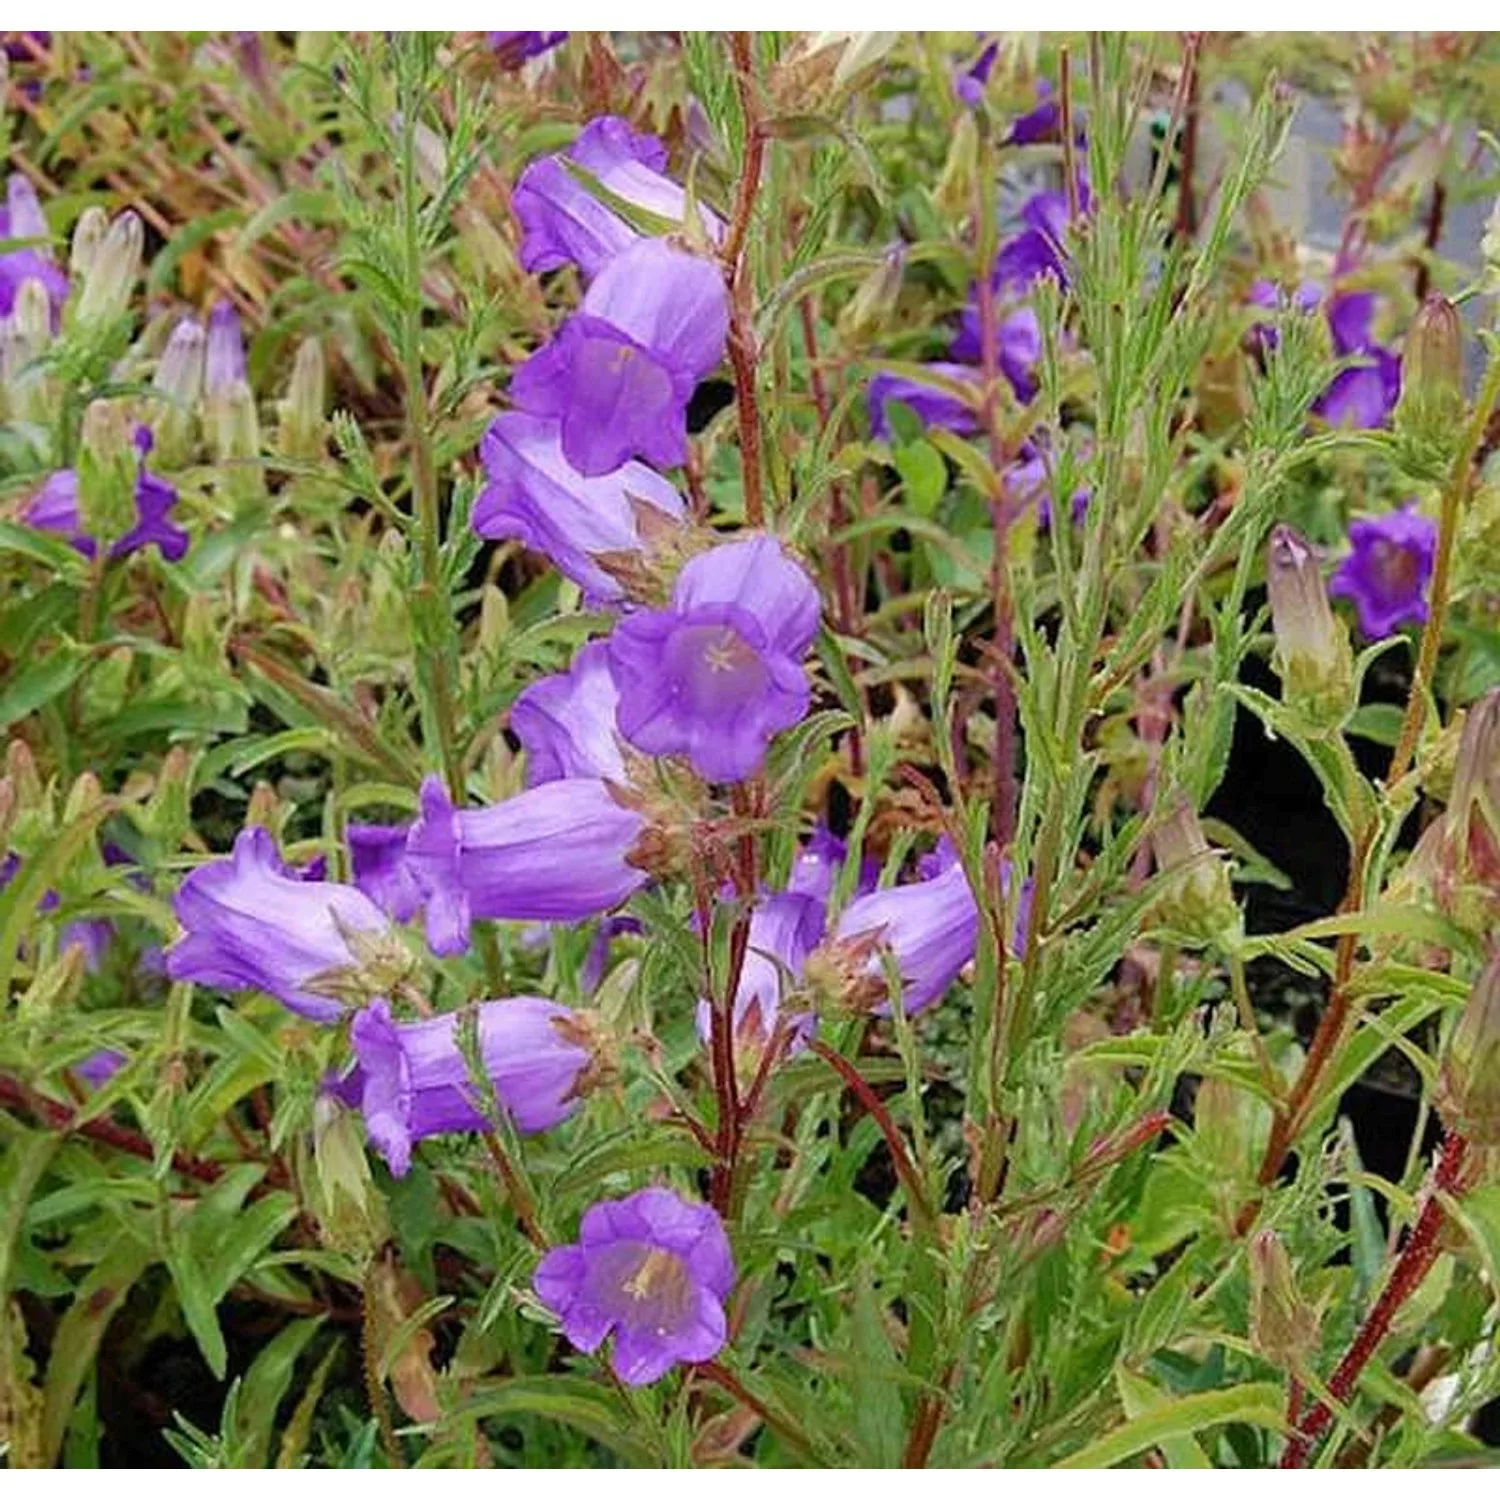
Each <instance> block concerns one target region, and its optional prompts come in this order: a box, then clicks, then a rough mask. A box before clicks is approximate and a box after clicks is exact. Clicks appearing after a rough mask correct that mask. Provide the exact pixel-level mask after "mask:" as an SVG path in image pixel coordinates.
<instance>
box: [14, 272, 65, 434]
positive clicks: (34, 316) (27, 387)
mask: <svg viewBox="0 0 1500 1500" xmlns="http://www.w3.org/2000/svg"><path fill="white" fill-rule="evenodd" d="M51 343H52V304H51V302H50V301H49V300H48V297H47V288H46V287H44V286H43V285H42V283H41V282H39V281H37V280H35V279H34V278H33V279H28V280H26V281H23V282H22V283H21V287H20V290H19V291H17V293H16V300H15V303H14V305H13V306H12V308H11V313H10V317H9V318H7V319H5V320H4V321H3V322H0V386H3V389H4V410H5V413H6V415H7V416H9V417H10V418H11V419H12V420H14V421H17V422H35V423H38V424H40V425H45V424H47V423H50V422H51V420H52V418H53V416H54V409H55V404H56V403H55V401H54V400H53V399H52V396H51V394H50V387H51V386H52V385H53V384H54V382H53V381H52V380H51V379H49V377H48V374H47V372H46V371H45V370H44V369H42V368H41V367H40V366H39V364H38V361H39V360H40V359H41V357H42V355H43V354H45V353H46V352H47V349H48V346H49V345H50V344H51Z"/></svg>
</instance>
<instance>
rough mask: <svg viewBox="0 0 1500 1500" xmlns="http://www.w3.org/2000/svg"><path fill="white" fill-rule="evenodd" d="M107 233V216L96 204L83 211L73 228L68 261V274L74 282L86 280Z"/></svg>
mask: <svg viewBox="0 0 1500 1500" xmlns="http://www.w3.org/2000/svg"><path fill="white" fill-rule="evenodd" d="M108 233H109V215H108V214H107V213H105V212H104V210H103V209H102V208H100V207H99V206H98V205H97V204H93V205H91V206H90V207H88V208H86V209H84V211H83V212H82V213H81V214H79V216H78V222H77V223H76V224H75V225H74V226H73V246H72V251H71V254H70V255H69V259H68V273H69V275H70V276H71V278H72V280H73V281H75V282H84V281H87V280H88V277H89V273H90V272H91V271H92V270H93V269H94V263H95V262H96V261H97V260H98V259H99V252H100V251H101V250H102V249H103V248H104V237H105V236H106V235H107V234H108Z"/></svg>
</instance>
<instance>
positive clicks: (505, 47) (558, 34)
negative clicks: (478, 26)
mask: <svg viewBox="0 0 1500 1500" xmlns="http://www.w3.org/2000/svg"><path fill="white" fill-rule="evenodd" d="M484 39H485V41H486V42H488V43H489V48H490V51H491V52H493V53H494V54H495V61H496V62H497V63H499V64H500V66H501V67H502V68H504V69H505V71H506V72H508V73H509V72H514V71H515V70H516V69H517V68H519V67H521V66H522V65H523V64H525V63H528V62H530V61H531V59H532V58H533V57H540V56H541V55H542V54H543V53H544V52H550V51H551V50H552V49H553V48H554V47H558V46H561V45H562V43H563V42H565V41H567V39H568V33H567V32H566V31H487V32H485V34H484Z"/></svg>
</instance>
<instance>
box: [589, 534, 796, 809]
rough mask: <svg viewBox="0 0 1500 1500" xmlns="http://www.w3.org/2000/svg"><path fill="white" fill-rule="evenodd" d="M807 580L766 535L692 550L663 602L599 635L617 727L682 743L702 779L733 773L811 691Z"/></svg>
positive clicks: (746, 770) (646, 746) (664, 742)
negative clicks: (805, 663)
mask: <svg viewBox="0 0 1500 1500" xmlns="http://www.w3.org/2000/svg"><path fill="white" fill-rule="evenodd" d="M818 614H819V603H818V591H817V589H816V588H814V587H813V583H812V580H811V579H810V578H809V577H808V576H807V574H806V573H805V572H804V571H803V570H802V568H801V567H800V566H799V565H798V564H797V563H795V562H793V561H792V559H791V558H790V557H788V556H787V554H786V553H785V552H783V551H782V549H781V544H780V543H779V542H778V541H776V539H775V538H774V537H770V536H763V535H762V536H750V537H748V538H746V539H745V540H744V541H739V542H729V543H726V544H725V545H723V546H719V547H714V548H713V549H711V550H710V551H708V552H703V553H700V554H699V555H698V556H697V557H695V558H694V559H693V560H692V561H691V562H690V563H688V565H687V566H686V567H685V568H684V569H683V570H682V572H681V573H680V574H679V575H678V578H677V584H676V587H675V588H674V589H673V592H672V602H671V605H670V607H669V608H667V609H662V610H645V609H643V610H638V611H636V612H635V613H634V614H629V615H626V616H625V617H624V618H623V619H622V620H621V621H620V623H619V624H618V625H617V626H616V627H615V632H614V634H613V635H612V636H611V637H610V638H609V669H610V672H611V673H612V674H613V676H614V679H615V686H616V687H617V688H618V689H619V692H620V705H619V709H618V711H617V713H618V721H619V726H620V733H621V734H622V735H624V736H625V738H626V739H627V740H628V741H629V742H630V743H631V744H632V745H634V746H635V747H636V749H637V750H641V751H644V752H645V753H646V754H647V755H685V756H686V757H687V758H688V760H689V761H690V762H691V763H692V766H693V769H694V770H695V771H697V772H698V774H699V775H700V776H703V777H705V778H706V779H707V780H709V781H739V780H742V779H743V778H744V777H746V776H750V775H753V774H754V773H755V772H756V771H757V770H759V769H760V766H761V763H762V762H763V761H764V759H765V754H766V746H767V745H768V744H769V742H770V739H771V737H772V735H774V734H776V733H778V732H779V731H781V730H783V729H790V728H791V727H792V725H793V724H796V723H797V722H798V721H799V720H800V719H801V718H802V717H803V716H804V715H805V714H806V713H807V709H808V704H809V701H810V699H811V689H810V688H809V686H808V681H807V674H806V672H805V671H804V670H803V667H802V658H803V657H804V655H806V652H807V648H808V646H809V645H811V644H812V639H813V636H814V635H816V634H817V629H818Z"/></svg>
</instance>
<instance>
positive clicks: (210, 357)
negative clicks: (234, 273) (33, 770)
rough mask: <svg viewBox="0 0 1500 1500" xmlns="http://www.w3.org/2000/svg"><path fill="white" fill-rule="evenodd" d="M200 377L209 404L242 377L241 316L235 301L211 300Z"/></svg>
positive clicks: (243, 373)
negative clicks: (211, 304)
mask: <svg viewBox="0 0 1500 1500" xmlns="http://www.w3.org/2000/svg"><path fill="white" fill-rule="evenodd" d="M203 378H204V387H205V389H206V390H207V392H208V399H209V401H210V403H212V402H213V401H214V400H215V399H217V398H219V397H221V396H224V395H226V394H227V393H228V391H229V389H230V387H231V386H233V385H234V384H235V382H236V381H243V380H244V378H245V338H244V334H243V333H242V332H241V330H240V315H239V314H238V313H237V312H236V311H235V310H234V304H233V303H232V302H230V301H228V300H227V299H226V298H223V297H221V298H220V299H219V300H218V301H217V302H215V303H214V306H213V311H212V312H210V313H209V315H208V347H207V352H206V354H205V358H204V369H203Z"/></svg>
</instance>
